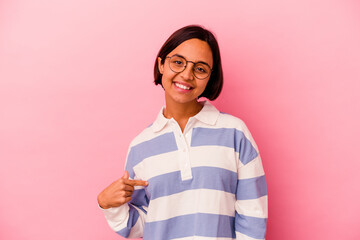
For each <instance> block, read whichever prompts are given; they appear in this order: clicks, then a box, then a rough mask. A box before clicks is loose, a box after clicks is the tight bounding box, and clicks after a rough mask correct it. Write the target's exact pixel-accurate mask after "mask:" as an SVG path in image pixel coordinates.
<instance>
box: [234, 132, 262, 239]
mask: <svg viewBox="0 0 360 240" xmlns="http://www.w3.org/2000/svg"><path fill="white" fill-rule="evenodd" d="M238 146H239V148H238V153H239V161H240V162H239V166H238V181H237V189H236V202H235V210H236V213H235V233H236V239H237V240H255V239H265V234H266V225H267V218H268V198H267V186H266V179H265V173H264V170H263V166H262V162H261V158H260V155H259V153H258V150H257V146H256V144H255V142H254V140H253V139H252V137H251V134H250V132H248V130H247V129H245V131H244V134H243V135H242V137H241V138H240V139H239V140H238Z"/></svg>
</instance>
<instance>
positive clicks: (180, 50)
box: [169, 38, 213, 66]
mask: <svg viewBox="0 0 360 240" xmlns="http://www.w3.org/2000/svg"><path fill="white" fill-rule="evenodd" d="M174 54H179V55H181V56H183V57H185V58H186V60H188V61H193V62H206V63H208V64H209V65H210V66H212V64H213V56H212V51H211V48H210V46H209V44H208V43H207V42H205V41H202V40H200V39H197V38H192V39H189V40H186V41H184V42H182V43H181V44H180V45H179V46H177V47H176V48H175V49H174V50H172V51H171V52H170V53H169V56H172V55H174Z"/></svg>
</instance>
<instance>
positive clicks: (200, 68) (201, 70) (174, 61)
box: [166, 55, 212, 79]
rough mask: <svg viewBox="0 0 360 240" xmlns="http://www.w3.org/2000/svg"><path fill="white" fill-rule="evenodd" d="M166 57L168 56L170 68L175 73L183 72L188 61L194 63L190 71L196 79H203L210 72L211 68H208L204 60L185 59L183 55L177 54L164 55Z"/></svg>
mask: <svg viewBox="0 0 360 240" xmlns="http://www.w3.org/2000/svg"><path fill="white" fill-rule="evenodd" d="M166 58H170V61H169V66H170V69H171V70H172V71H173V72H176V73H181V72H183V71H184V70H185V68H186V66H187V63H188V62H191V63H193V64H194V66H193V68H192V71H193V74H194V76H195V77H196V78H197V79H205V78H207V77H208V76H209V75H210V73H211V72H212V69H211V68H210V66H209V65H208V64H207V63H204V62H192V61H187V60H186V59H185V58H184V57H182V56H179V55H174V56H172V57H166Z"/></svg>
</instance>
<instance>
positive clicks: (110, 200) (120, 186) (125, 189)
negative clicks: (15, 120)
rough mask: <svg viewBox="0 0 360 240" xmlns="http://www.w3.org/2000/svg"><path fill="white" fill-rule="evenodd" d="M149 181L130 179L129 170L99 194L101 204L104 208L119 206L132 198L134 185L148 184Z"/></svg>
mask: <svg viewBox="0 0 360 240" xmlns="http://www.w3.org/2000/svg"><path fill="white" fill-rule="evenodd" d="M148 184H149V183H148V182H147V181H141V180H130V179H129V172H128V171H125V173H124V175H123V176H122V177H121V178H120V179H118V180H116V181H115V182H113V183H112V184H110V185H109V186H108V187H107V188H105V189H104V190H103V191H102V192H101V193H100V194H99V195H98V198H97V199H98V203H99V206H100V207H101V208H103V209H107V208H111V207H119V206H121V205H123V204H124V203H127V202H129V201H130V200H131V195H132V194H133V192H134V186H147V185H148Z"/></svg>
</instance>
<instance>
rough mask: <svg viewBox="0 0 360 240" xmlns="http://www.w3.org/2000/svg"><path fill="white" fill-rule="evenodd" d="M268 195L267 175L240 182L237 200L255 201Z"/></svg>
mask: <svg viewBox="0 0 360 240" xmlns="http://www.w3.org/2000/svg"><path fill="white" fill-rule="evenodd" d="M265 195H267V187H266V179H265V175H263V176H260V177H255V178H248V179H240V180H238V184H237V190H236V199H237V200H247V199H255V198H259V197H262V196H265Z"/></svg>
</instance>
